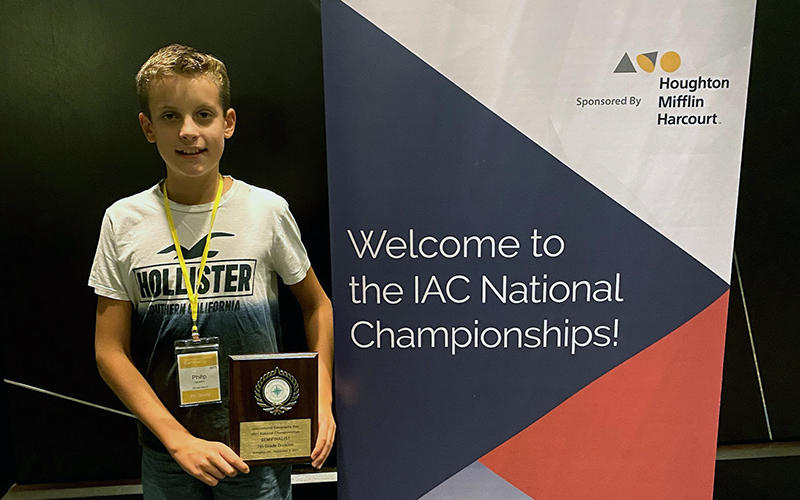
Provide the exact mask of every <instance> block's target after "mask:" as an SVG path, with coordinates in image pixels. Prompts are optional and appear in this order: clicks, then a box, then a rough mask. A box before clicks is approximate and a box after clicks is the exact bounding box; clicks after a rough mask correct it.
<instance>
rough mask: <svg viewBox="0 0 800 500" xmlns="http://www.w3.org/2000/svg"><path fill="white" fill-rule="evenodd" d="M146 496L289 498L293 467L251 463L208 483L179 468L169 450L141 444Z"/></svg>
mask: <svg viewBox="0 0 800 500" xmlns="http://www.w3.org/2000/svg"><path fill="white" fill-rule="evenodd" d="M142 490H143V492H144V499H145V500H227V499H241V500H291V499H292V468H291V466H290V465H285V466H282V467H274V468H273V467H251V468H250V473H249V474H243V473H241V472H240V473H239V474H237V475H236V476H235V477H226V478H224V479H222V480H221V481H220V482H219V484H217V485H216V486H209V485H207V484H205V483H204V482H202V481H200V480H199V479H196V478H194V477H192V476H190V475H189V474H188V473H186V471H184V470H183V469H181V466H180V465H178V463H177V462H175V460H173V459H172V457H171V456H170V455H169V454H168V453H161V452H158V451H153V450H150V449H147V448H142Z"/></svg>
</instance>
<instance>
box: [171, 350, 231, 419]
mask: <svg viewBox="0 0 800 500" xmlns="http://www.w3.org/2000/svg"><path fill="white" fill-rule="evenodd" d="M175 359H176V362H177V365H178V393H179V397H180V403H181V406H197V405H202V404H210V403H221V402H222V393H221V391H220V381H219V337H208V338H201V339H199V340H178V341H176V342H175Z"/></svg>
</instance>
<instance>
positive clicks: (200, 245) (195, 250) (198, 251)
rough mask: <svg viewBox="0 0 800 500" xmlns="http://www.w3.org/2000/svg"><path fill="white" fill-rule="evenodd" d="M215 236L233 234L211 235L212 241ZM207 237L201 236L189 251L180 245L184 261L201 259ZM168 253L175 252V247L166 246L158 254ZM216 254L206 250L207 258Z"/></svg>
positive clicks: (229, 234)
mask: <svg viewBox="0 0 800 500" xmlns="http://www.w3.org/2000/svg"><path fill="white" fill-rule="evenodd" d="M217 236H233V234H231V233H211V239H214V238H216V237H217ZM207 237H208V235H206V236H203V237H202V238H200V239H199V240H198V241H197V243H195V244H194V245H192V248H189V249H187V248H186V247H184V246H183V245H181V252H182V253H183V258H184V259H186V260H191V259H197V258H199V257H202V256H203V249H204V248H205V246H206V238H207ZM170 252H175V245H174V244H173V245H170V246H168V247H167V248H165V249H164V250H161V251H160V252H158V253H159V255H160V254H164V253H170ZM218 253H219V252H218V251H216V250H211V249H209V250H208V256H209V257H213V256H215V255H217V254H218ZM175 258H176V259H177V258H178V253H177V252H176V253H175Z"/></svg>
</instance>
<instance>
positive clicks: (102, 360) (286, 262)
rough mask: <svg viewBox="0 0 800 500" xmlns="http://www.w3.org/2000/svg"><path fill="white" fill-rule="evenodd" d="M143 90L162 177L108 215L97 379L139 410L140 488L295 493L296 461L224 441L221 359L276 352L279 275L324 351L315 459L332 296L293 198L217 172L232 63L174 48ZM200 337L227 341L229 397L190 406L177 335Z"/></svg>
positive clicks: (324, 416) (322, 422)
mask: <svg viewBox="0 0 800 500" xmlns="http://www.w3.org/2000/svg"><path fill="white" fill-rule="evenodd" d="M136 87H137V93H138V94H139V100H140V103H141V113H139V123H140V125H141V127H142V131H143V132H144V135H145V137H146V138H147V140H148V141H149V142H151V143H155V144H156V147H157V148H158V151H159V154H160V155H161V158H162V159H163V160H164V163H165V164H166V169H167V176H166V179H165V180H164V181H162V182H160V183H159V184H158V185H156V186H154V187H153V188H151V189H149V190H147V191H144V192H142V193H139V194H136V195H134V196H131V197H129V198H125V199H122V200H120V201H118V202H116V203H115V204H114V205H112V206H111V207H110V208H109V209H108V210H107V211H106V215H105V217H104V219H103V225H102V229H101V234H100V242H99V244H98V248H97V254H96V256H95V260H94V264H93V266H92V271H91V277H90V279H89V285H90V286H92V287H94V289H95V292H96V293H97V295H98V302H97V326H96V336H95V350H96V357H97V364H98V368H99V371H100V374H101V376H102V377H103V379H104V380H105V381H106V382H107V383H108V385H109V386H110V387H111V389H112V390H113V391H114V392H115V393H116V394H117V395H118V396H119V398H120V399H121V400H122V402H123V403H125V405H126V406H127V407H128V408H129V409H130V410H131V411H132V412H133V413H134V414H135V415H136V417H137V418H138V419H139V441H140V443H141V444H142V446H143V454H142V486H143V489H144V496H145V498H234V497H235V498H265V499H285V498H291V484H290V468H289V467H288V466H287V467H276V468H271V467H259V468H254V469H253V470H250V469H249V468H248V466H247V465H246V464H245V463H244V462H243V461H242V460H241V458H240V457H239V456H237V455H236V453H234V452H233V450H231V449H230V448H229V447H228V446H226V445H225V444H224V443H225V442H227V441H228V436H227V429H228V421H227V420H228V416H227V398H226V392H227V391H226V389H227V384H228V381H227V356H228V354H243V353H257V352H275V351H277V336H278V332H277V330H278V328H279V324H278V323H277V318H278V316H277V314H278V311H277V307H278V303H277V282H276V273H277V274H279V275H280V276H281V278H282V279H283V280H284V282H285V283H286V284H287V285H289V288H290V289H291V291H292V293H293V294H294V295H295V297H296V298H297V300H298V302H299V303H300V307H301V309H302V311H303V319H304V324H305V330H306V337H307V340H308V345H309V349H310V350H314V351H318V352H319V363H320V372H319V373H320V377H319V438H318V440H317V443H316V446H315V448H314V450H313V452H312V465H313V466H314V467H317V468H320V467H321V466H322V464H323V462H324V461H325V458H326V457H327V456H328V453H330V450H331V446H332V444H333V437H334V432H335V428H336V426H335V423H334V420H333V416H332V413H331V374H332V364H333V318H332V310H331V303H330V301H329V300H328V297H327V296H326V295H325V292H324V291H323V290H322V288H321V287H320V284H319V282H318V281H317V278H316V276H315V275H314V271H313V270H312V269H311V267H310V263H309V261H308V257H307V256H306V253H305V249H304V247H303V245H302V243H301V242H300V235H299V231H298V228H297V225H296V223H295V221H294V219H293V218H292V216H291V214H290V213H289V210H288V206H287V204H286V202H285V201H284V200H283V199H282V198H280V197H279V196H277V195H276V194H274V193H272V192H270V191H267V190H264V189H260V188H256V187H253V186H249V185H247V184H245V183H244V182H241V181H238V180H234V179H232V178H231V177H227V176H226V177H222V176H221V175H220V173H219V162H220V158H221V157H222V151H223V148H224V145H225V139H229V138H230V137H231V136H232V135H233V132H234V128H235V126H236V113H235V111H234V110H233V108H231V107H230V85H229V81H228V75H227V71H226V69H225V65H224V64H223V63H222V62H221V61H219V60H218V59H216V58H215V57H213V56H211V55H209V54H203V53H200V52H197V51H196V50H194V49H193V48H191V47H186V46H182V45H177V44H174V45H170V46H168V47H164V48H162V49H160V50H158V51H157V52H155V53H154V54H153V55H152V56H151V57H150V58H149V59H148V60H147V62H145V63H144V65H143V66H142V68H141V69H140V70H139V73H138V74H137V76H136ZM173 228H174V229H173ZM187 249H188V250H187ZM178 250H181V251H180V252H179V251H178ZM176 254H177V255H176ZM197 276H199V278H197ZM193 285H194V286H193ZM193 295H194V299H193V298H192V296H193ZM198 299H199V300H198ZM194 316H196V319H194V320H193V317H194ZM199 335H202V336H203V337H211V336H214V337H219V360H220V363H219V374H220V375H221V377H220V387H221V390H222V397H221V399H222V402H221V403H219V402H218V403H216V404H214V403H211V404H205V405H199V406H193V407H183V406H181V405H180V402H179V400H178V394H179V391H178V385H179V381H178V373H177V372H178V370H177V367H176V364H175V350H174V349H175V348H174V343H175V341H176V340H181V339H189V338H192V337H193V336H195V337H196V336H199ZM134 360H135V361H134ZM134 363H136V364H134ZM184 471H185V472H184ZM187 473H188V474H187ZM212 487H213V488H212Z"/></svg>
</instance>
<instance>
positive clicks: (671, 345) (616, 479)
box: [480, 292, 728, 500]
mask: <svg viewBox="0 0 800 500" xmlns="http://www.w3.org/2000/svg"><path fill="white" fill-rule="evenodd" d="M727 311H728V292H725V294H723V295H722V296H721V297H720V298H719V299H717V300H716V301H715V302H714V303H713V304H711V305H710V306H708V307H707V308H706V309H705V310H704V311H702V312H701V313H700V314H698V315H697V316H695V317H694V318H692V319H691V320H689V321H688V322H687V323H685V324H684V325H683V326H681V327H680V328H678V329H677V330H675V331H674V332H672V333H670V334H669V335H667V336H666V337H664V338H663V339H661V340H660V341H658V342H656V343H655V344H653V345H652V346H650V347H648V348H647V349H645V350H644V351H642V352H640V353H639V354H637V355H636V356H634V357H633V358H631V359H629V360H627V361H625V362H624V363H622V364H621V365H619V366H617V367H616V368H614V369H613V370H611V371H610V372H608V373H606V374H605V375H603V376H602V377H600V378H599V379H597V380H595V381H594V382H592V383H591V384H589V385H588V386H586V387H585V388H584V389H582V390H581V391H580V392H578V393H576V394H575V395H574V396H572V397H571V398H570V399H568V400H567V401H565V402H564V403H562V404H561V405H559V406H558V407H556V408H555V409H553V410H552V411H551V412H550V413H548V414H547V415H545V416H544V417H542V418H541V419H539V420H538V421H536V422H534V423H533V424H531V425H530V426H529V427H527V428H526V429H525V430H523V431H522V432H520V433H519V434H517V435H516V436H514V437H512V438H511V439H509V440H508V441H506V442H505V443H503V444H502V445H500V446H498V447H497V448H495V449H494V450H492V451H491V452H489V453H487V454H486V455H485V456H484V457H483V458H481V459H480V462H481V463H483V464H484V465H486V466H487V467H489V468H490V469H491V470H493V471H494V472H495V473H497V474H498V475H499V476H501V477H502V478H504V479H505V480H506V481H508V482H509V483H511V484H513V485H514V486H516V487H517V488H518V489H520V490H521V491H523V492H524V493H526V494H527V495H529V496H531V497H533V498H535V499H536V500H576V499H592V500H601V499H614V500H642V499H647V500H659V499H664V500H666V499H669V500H679V499H691V500H698V499H703V498H706V499H711V497H712V494H713V489H714V464H715V455H716V442H717V422H718V418H719V398H720V388H721V382H722V356H723V350H724V345H725V325H726V317H727Z"/></svg>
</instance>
